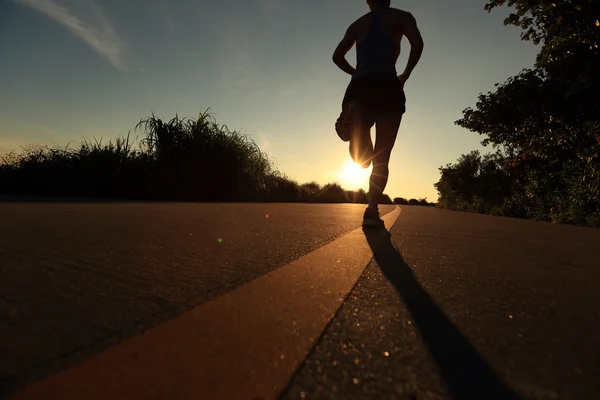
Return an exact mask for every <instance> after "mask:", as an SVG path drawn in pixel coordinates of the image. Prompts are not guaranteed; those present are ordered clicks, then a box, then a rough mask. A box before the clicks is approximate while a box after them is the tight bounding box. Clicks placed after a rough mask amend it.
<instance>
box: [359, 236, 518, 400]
mask: <svg viewBox="0 0 600 400" xmlns="http://www.w3.org/2000/svg"><path fill="white" fill-rule="evenodd" d="M364 232H365V236H366V237H367V241H368V242H369V245H370V246H371V249H372V250H373V254H374V256H375V261H377V264H378V265H379V267H380V268H381V270H382V272H383V274H384V275H385V276H386V278H387V279H388V280H389V281H390V282H391V283H392V284H393V285H394V287H395V288H396V290H397V291H398V293H399V294H400V296H401V297H402V299H403V300H404V303H405V304H406V307H407V308H408V310H409V312H410V314H411V315H412V317H413V319H414V321H415V323H416V325H417V327H418V329H419V331H420V333H421V335H422V337H423V340H424V342H425V344H426V345H427V347H428V348H429V351H430V353H431V355H432V356H433V358H434V360H435V362H436V363H437V365H438V368H439V370H440V373H441V375H442V377H443V378H444V380H445V381H446V384H447V385H448V389H449V390H450V392H451V393H452V395H453V396H454V397H455V398H456V399H461V400H462V399H478V400H480V399H490V400H491V399H494V400H495V399H502V400H504V399H515V400H516V399H519V396H517V394H516V393H515V392H513V391H512V390H511V389H510V388H508V387H507V386H506V385H505V384H504V383H503V382H502V380H501V379H500V377H499V376H498V374H497V373H496V372H495V371H494V370H493V369H492V368H491V367H490V366H489V365H488V364H487V363H486V361H485V360H484V359H483V357H482V356H481V355H480V354H479V353H478V352H477V350H476V349H475V348H474V347H473V346H472V345H471V344H470V343H469V341H468V340H467V339H466V338H465V337H464V336H463V335H462V334H461V333H460V332H459V331H458V329H457V328H456V327H455V326H454V325H453V324H452V322H451V321H450V320H449V319H448V317H446V315H445V314H444V313H443V311H442V310H440V308H439V307H438V305H437V304H436V303H435V301H433V299H432V298H431V296H429V294H428V293H427V292H426V291H425V290H424V289H423V288H422V287H421V285H420V284H419V282H418V281H417V279H416V278H415V276H414V274H413V271H412V269H411V268H410V267H409V266H408V265H407V264H406V262H405V261H404V260H403V259H402V255H401V254H400V251H398V249H397V248H396V246H395V245H394V244H393V242H392V240H391V235H390V233H389V232H387V231H383V230H377V231H376V230H368V229H365V230H364Z"/></svg>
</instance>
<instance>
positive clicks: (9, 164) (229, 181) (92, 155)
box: [0, 110, 391, 204]
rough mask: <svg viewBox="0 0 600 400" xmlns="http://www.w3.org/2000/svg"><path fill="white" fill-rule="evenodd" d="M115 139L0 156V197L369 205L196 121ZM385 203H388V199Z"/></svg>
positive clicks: (205, 116)
mask: <svg viewBox="0 0 600 400" xmlns="http://www.w3.org/2000/svg"><path fill="white" fill-rule="evenodd" d="M134 132H135V133H136V134H137V135H136V136H135V137H134V138H132V136H131V133H128V134H127V135H126V136H122V137H119V138H117V139H115V140H110V141H108V142H103V140H93V141H90V140H86V141H84V142H83V143H82V144H81V145H80V146H79V147H78V148H70V147H69V145H67V146H65V147H64V148H63V147H53V148H50V147H48V146H41V145H30V146H25V147H23V148H22V151H21V152H15V151H13V152H11V153H9V154H7V155H5V156H4V157H0V194H4V195H29V196H60V197H88V198H89V197H95V198H124V199H138V200H142V199H143V200H174V201H219V202H231V201H261V202H266V201H271V202H319V203H348V202H349V203H367V195H366V193H365V192H364V191H363V190H359V191H356V192H354V191H346V190H344V189H343V188H342V187H341V186H340V185H339V184H337V183H330V184H327V185H324V186H321V185H319V184H318V183H316V182H311V183H305V184H299V183H298V182H296V181H294V180H292V179H290V178H289V177H287V176H286V175H285V174H283V173H282V172H280V171H279V170H277V169H276V168H275V167H274V165H273V163H272V161H271V160H270V159H269V157H268V156H267V154H266V153H264V152H263V151H262V150H261V149H260V148H259V146H258V145H257V144H256V143H255V142H254V141H253V140H252V139H251V138H249V137H248V136H247V135H244V134H242V133H240V132H239V131H236V130H231V129H229V128H228V127H227V126H226V125H219V124H218V123H217V121H216V120H215V119H214V117H213V116H212V115H211V114H210V113H209V110H206V111H205V112H202V113H200V114H199V115H198V118H196V119H190V118H180V117H179V116H177V115H176V116H175V117H174V118H172V119H170V120H168V121H163V120H162V119H161V118H158V117H156V116H155V115H154V114H152V116H150V117H148V118H144V119H142V120H141V121H140V122H139V123H138V124H137V125H136V126H135V129H134ZM386 202H387V203H390V204H391V200H390V199H389V197H387V196H386Z"/></svg>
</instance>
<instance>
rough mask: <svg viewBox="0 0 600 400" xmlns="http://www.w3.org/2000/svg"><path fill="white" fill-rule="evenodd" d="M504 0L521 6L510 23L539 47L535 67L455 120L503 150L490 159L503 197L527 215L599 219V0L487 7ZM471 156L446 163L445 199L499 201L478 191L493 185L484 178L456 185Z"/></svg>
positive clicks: (520, 1) (524, 0) (520, 0)
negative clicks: (519, 203)
mask: <svg viewBox="0 0 600 400" xmlns="http://www.w3.org/2000/svg"><path fill="white" fill-rule="evenodd" d="M505 4H506V5H508V6H509V7H514V11H515V12H513V13H512V14H510V15H509V17H508V18H507V19H506V20H505V25H515V26H518V27H520V28H521V29H522V30H523V32H522V39H523V40H532V41H533V42H534V43H535V44H537V45H541V47H540V52H539V54H538V57H537V59H536V63H535V66H534V68H532V69H526V70H524V71H522V72H521V73H520V74H519V75H517V76H515V77H512V78H510V79H508V80H507V81H506V82H505V83H504V84H502V85H498V84H497V85H496V91H495V92H493V93H492V92H489V93H487V94H481V95H480V96H479V101H478V102H477V105H476V107H475V109H472V108H467V109H466V110H464V112H463V118H462V119H460V120H458V121H456V123H457V124H458V125H460V126H462V127H464V128H466V129H469V130H471V131H473V132H476V133H479V134H481V135H484V136H485V139H484V140H483V142H482V144H483V145H484V146H487V145H490V144H491V145H492V146H493V147H495V148H497V149H499V150H500V153H499V154H501V155H500V156H499V157H500V158H499V159H498V160H494V161H490V160H488V161H490V162H491V164H489V167H490V168H492V169H493V170H495V172H491V173H490V174H491V175H490V174H488V175H490V177H492V176H494V177H495V178H494V179H492V181H494V180H495V182H496V183H498V181H502V182H503V183H501V184H500V186H499V187H501V190H500V192H501V193H502V195H503V196H506V191H507V190H508V191H509V192H510V195H509V196H508V197H509V198H511V199H513V200H512V201H513V202H514V201H515V200H518V201H522V202H523V203H524V204H523V205H522V207H521V208H522V209H524V210H526V214H527V216H528V217H530V218H537V219H549V220H552V221H557V222H573V223H582V224H594V223H595V222H590V221H595V220H596V218H600V217H596V216H600V156H599V155H600V96H598V93H600V79H598V71H600V48H599V45H600V21H599V20H598V18H599V16H600V5H599V4H598V2H597V0H577V1H569V0H558V1H547V0H510V1H503V0H491V1H490V2H489V3H488V4H487V5H486V6H485V9H486V10H487V11H492V10H493V9H495V8H497V7H500V6H502V5H505ZM465 162H466V160H459V163H458V165H459V168H455V166H454V167H450V166H448V167H447V168H446V169H442V179H441V180H440V182H438V184H436V185H438V186H436V187H438V190H440V189H442V190H443V191H444V193H445V194H444V195H443V196H442V197H444V199H443V200H444V201H443V202H445V203H446V204H450V203H454V204H455V205H456V204H461V205H469V204H470V205H469V207H472V206H473V201H474V200H476V199H481V201H482V202H483V203H482V204H483V209H486V210H487V209H489V206H493V205H497V204H498V196H499V194H498V193H497V194H496V195H491V194H488V195H486V194H485V193H482V192H481V190H483V191H484V192H485V191H487V190H490V188H491V186H489V185H488V186H486V184H483V182H484V181H483V180H482V178H481V177H479V178H478V179H476V181H477V182H476V183H477V184H478V185H479V189H478V190H479V193H475V192H474V191H477V188H469V183H468V182H466V181H461V182H462V185H463V186H460V185H459V186H457V185H458V181H457V179H458V178H457V177H456V176H454V175H456V174H459V175H461V176H462V177H463V178H464V179H472V178H473V177H472V176H471V178H469V174H468V169H469V168H468V165H466V164H465ZM480 162H481V160H480ZM479 169H481V167H479ZM479 172H481V171H479ZM507 177H508V180H509V181H510V182H506V179H507ZM490 184H492V183H491V182H490ZM440 193H441V192H440ZM486 196H487V198H486ZM505 203H506V202H502V204H505Z"/></svg>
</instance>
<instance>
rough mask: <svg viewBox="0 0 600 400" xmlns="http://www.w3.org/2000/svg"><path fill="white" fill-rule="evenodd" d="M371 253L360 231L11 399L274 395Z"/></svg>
mask: <svg viewBox="0 0 600 400" xmlns="http://www.w3.org/2000/svg"><path fill="white" fill-rule="evenodd" d="M400 212H401V210H400V208H399V207H396V209H395V210H394V211H392V212H391V213H389V214H387V215H385V216H384V217H383V220H384V221H385V224H386V227H387V228H388V229H390V228H391V226H392V225H393V224H394V222H395V221H396V219H397V218H398V216H399V215H400ZM372 258H373V252H372V250H371V248H370V247H369V245H368V243H367V240H366V238H365V236H364V233H363V231H362V229H360V228H359V229H356V230H354V231H352V232H350V233H348V234H346V235H344V236H342V237H340V238H338V239H336V240H335V241H333V242H331V243H329V244H327V245H325V246H323V247H321V248H319V249H317V250H315V251H313V252H312V253H309V254H307V255H305V256H303V257H301V258H299V259H297V260H295V261H293V262H291V263H289V264H287V265H285V266H283V267H281V268H279V269H277V270H275V271H273V272H270V273H268V274H266V275H264V276H262V277H261V278H258V279H256V280H254V281H252V282H249V283H247V284H245V285H243V286H241V287H239V288H237V289H235V290H233V291H232V292H229V293H227V294H225V295H223V296H221V297H218V298H216V299H214V300H212V301H209V302H207V303H205V304H202V305H201V306H198V307H196V308H194V309H192V310H191V311H189V312H186V313H184V314H182V315H180V316H178V317H175V318H173V319H171V320H169V321H166V322H165V323H163V324H161V325H158V326H156V327H155V328H152V329H149V330H147V331H145V332H143V333H141V334H139V335H137V336H135V337H133V338H131V339H129V340H126V341H123V342H122V343H120V344H118V345H116V346H114V347H111V348H109V349H108V350H106V351H105V352H104V353H101V354H98V355H96V356H94V357H91V358H90V359H88V360H87V361H85V362H83V363H81V364H79V365H76V366H74V367H72V368H70V369H67V370H65V371H62V372H59V373H58V374H56V375H54V376H52V377H49V378H48V379H46V380H42V381H40V382H38V383H35V384H33V385H31V386H30V387H28V388H26V389H25V390H24V391H22V392H20V393H17V394H16V395H15V396H14V398H15V399H63V400H68V399H77V400H80V399H87V400H92V399H164V398H171V399H194V400H196V399H275V398H277V396H278V394H279V393H280V392H281V390H283V389H284V388H285V387H286V385H287V384H288V382H289V380H290V378H291V377H292V376H293V374H294V373H295V371H296V370H297V368H298V367H299V366H300V365H301V363H302V362H303V361H304V359H305V358H306V356H307V355H308V353H309V351H310V350H311V349H312V347H313V346H314V344H315V342H316V340H317V339H318V338H319V336H320V335H321V333H322V332H323V330H324V329H325V328H326V327H327V325H328V324H329V323H330V321H331V319H332V318H333V317H334V316H335V314H336V312H337V310H338V309H339V307H340V306H341V305H342V303H343V302H344V300H345V299H346V297H347V296H348V294H349V293H350V291H351V290H352V288H353V287H354V285H355V284H356V282H357V281H358V279H359V278H360V276H361V275H362V273H363V271H364V269H365V268H366V266H367V265H368V264H369V262H370V261H371V259H372Z"/></svg>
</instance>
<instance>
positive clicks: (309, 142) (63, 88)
mask: <svg viewBox="0 0 600 400" xmlns="http://www.w3.org/2000/svg"><path fill="white" fill-rule="evenodd" d="M485 3H486V1H485V0H482V1H477V0H455V1H447V0H437V1H417V0H406V1H395V0H392V6H393V7H397V8H402V9H405V10H407V11H410V12H412V13H413V15H414V16H415V17H416V19H417V22H418V25H419V28H420V29H421V32H422V35H423V38H424V41H425V51H424V54H423V58H422V61H421V63H420V64H419V65H418V66H417V68H416V69H415V71H414V73H413V76H412V77H411V79H410V80H409V81H408V82H407V85H406V95H407V113H406V115H405V117H404V120H403V123H402V126H401V128H400V134H399V137H398V140H397V142H396V147H395V149H394V152H393V153H392V158H391V163H390V180H389V183H388V188H387V190H386V193H387V194H389V195H390V196H391V197H397V196H401V197H407V198H410V197H414V198H420V197H427V198H429V199H430V200H436V199H437V192H436V191H435V189H434V187H433V184H434V183H435V182H437V180H438V179H439V171H438V168H439V167H440V166H442V165H446V164H447V163H450V162H453V161H455V160H456V159H457V158H458V157H459V156H460V155H461V154H463V153H467V152H469V151H471V150H474V149H481V145H480V144H479V143H480V141H481V140H482V138H481V137H479V136H478V135H477V134H474V133H471V132H468V131H466V130H464V129H462V128H460V127H457V126H455V125H454V121H455V120H457V119H459V118H460V117H461V111H462V110H463V109H464V108H466V107H469V106H473V105H474V104H475V102H476V100H477V96H478V94H479V93H480V92H487V91H489V90H492V89H493V87H494V84H495V83H496V82H504V81H505V80H506V79H507V78H509V77H510V76H513V75H515V74H516V73H518V72H519V71H520V70H521V69H523V68H527V67H531V66H532V65H533V62H534V58H535V54H536V52H537V50H538V49H537V48H536V47H535V46H533V45H532V44H531V43H526V42H521V41H520V40H519V34H520V31H519V30H518V29H517V28H514V27H505V26H503V20H504V18H505V17H506V16H507V15H508V13H509V10H508V9H507V8H506V7H503V8H500V9H498V10H495V11H494V12H493V13H492V14H488V13H487V12H485V11H484V10H483V8H484V5H485ZM366 12H368V8H367V5H366V3H365V1H362V0H329V1H322V0H321V1H317V0H302V1H298V0H243V1H242V0H230V1H213V2H202V1H195V0H194V1H192V0H169V1H165V0H163V1H159V0H143V1H142V0H130V1H126V2H124V1H119V0H9V1H4V2H2V3H1V4H0V87H1V88H2V90H1V91H0V155H1V154H3V153H5V152H6V151H9V150H12V149H15V148H18V147H19V146H20V145H23V144H27V143H40V144H62V145H66V144H67V143H69V142H71V143H76V142H79V141H81V140H83V139H85V138H88V139H91V138H94V137H96V138H100V137H103V138H105V140H106V139H109V138H114V137H116V136H120V135H123V134H126V133H127V132H128V131H129V130H131V129H133V127H134V126H135V124H136V123H137V122H138V121H139V120H140V119H141V118H143V117H147V116H150V115H151V113H152V112H154V113H155V114H156V115H157V116H159V117H164V118H166V119H170V118H171V117H173V116H175V114H176V113H177V114H179V116H187V117H194V116H196V115H197V114H198V113H199V112H200V111H204V110H206V109H207V108H210V109H211V111H212V113H213V114H214V116H215V118H216V119H217V121H218V122H219V123H220V124H226V125H227V126H229V127H230V128H231V129H239V130H241V131H243V132H245V133H247V134H248V135H250V136H252V137H253V138H254V140H255V141H256V142H257V143H258V144H259V145H260V147H261V148H262V149H263V150H265V151H266V152H267V153H268V154H269V156H270V157H271V158H272V159H273V160H274V161H275V163H276V166H277V167H278V168H279V169H280V170H281V171H282V172H284V173H285V174H286V175H288V176H289V177H291V178H293V179H296V180H297V181H299V182H309V181H317V182H319V183H328V182H333V181H338V182H339V183H340V184H342V186H344V187H345V188H347V189H356V188H358V187H362V188H364V189H367V187H368V176H367V175H366V173H365V172H364V171H360V170H357V169H355V168H354V167H352V165H350V164H348V160H349V155H348V146H347V144H346V143H343V142H342V141H341V140H340V139H339V138H338V136H337V135H336V133H335V130H334V122H335V120H336V118H337V117H338V115H339V112H340V107H341V106H340V104H341V100H342V96H343V94H344V91H345V89H346V85H347V83H348V82H349V76H348V75H346V74H344V73H343V72H342V71H340V70H339V69H338V68H337V67H336V66H335V65H334V64H333V63H332V61H331V55H332V53H333V50H334V49H335V47H336V45H337V44H338V42H339V41H340V39H341V38H342V36H343V34H344V32H345V30H346V28H347V26H348V25H349V24H350V23H351V22H352V21H354V20H355V19H357V18H358V17H360V16H361V15H363V14H364V13H366ZM354 51H355V50H354V49H353V50H352V51H351V53H350V54H349V57H348V59H349V61H350V62H351V63H354V60H355V53H354ZM408 53H409V46H408V43H407V42H406V41H404V42H403V47H402V54H401V56H400V60H399V62H398V65H397V68H398V70H399V72H401V71H402V70H403V69H404V66H405V65H406V60H407V58H408Z"/></svg>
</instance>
